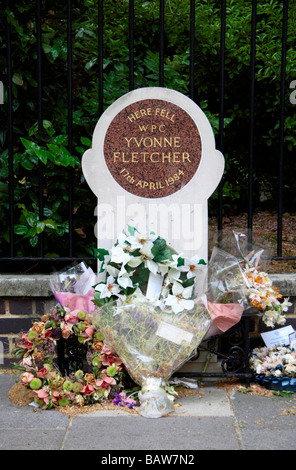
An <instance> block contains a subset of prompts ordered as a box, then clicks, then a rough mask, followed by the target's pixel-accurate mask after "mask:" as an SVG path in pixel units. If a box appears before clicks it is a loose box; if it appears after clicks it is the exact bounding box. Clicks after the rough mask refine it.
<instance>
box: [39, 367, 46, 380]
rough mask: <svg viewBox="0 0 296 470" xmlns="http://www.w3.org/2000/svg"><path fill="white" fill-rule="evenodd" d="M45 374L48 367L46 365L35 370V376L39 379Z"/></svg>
mask: <svg viewBox="0 0 296 470" xmlns="http://www.w3.org/2000/svg"><path fill="white" fill-rule="evenodd" d="M47 375H48V369H47V368H46V367H42V369H40V370H38V372H37V377H39V379H43V378H46V377H47Z"/></svg>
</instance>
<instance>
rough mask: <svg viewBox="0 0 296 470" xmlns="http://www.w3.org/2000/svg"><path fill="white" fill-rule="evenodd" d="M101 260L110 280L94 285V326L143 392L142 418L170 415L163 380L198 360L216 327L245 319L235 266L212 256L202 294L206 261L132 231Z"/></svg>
mask: <svg viewBox="0 0 296 470" xmlns="http://www.w3.org/2000/svg"><path fill="white" fill-rule="evenodd" d="M98 255H99V259H100V260H101V261H102V268H101V272H102V273H104V272H105V277H106V279H105V280H103V281H101V282H100V283H98V284H97V285H96V286H95V293H94V302H95V304H96V305H97V307H98V308H97V309H96V311H95V313H94V318H95V320H94V321H95V324H96V325H97V327H98V329H99V330H100V331H101V332H102V334H103V335H104V341H105V343H106V344H108V345H109V346H110V347H111V348H112V349H113V350H114V351H115V352H116V354H117V355H118V356H119V357H120V358H121V360H122V362H123V364H124V366H125V368H126V370H127V371H128V373H129V374H130V376H131V377H132V378H133V380H134V381H135V382H136V383H137V384H138V385H140V386H141V392H140V393H139V398H140V403H141V406H140V413H141V414H142V415H143V416H145V417H159V416H163V415H164V414H166V413H168V412H169V411H172V410H173V406H172V402H171V400H170V399H169V398H168V395H167V394H166V393H165V390H164V388H165V383H166V381H167V380H168V379H169V378H170V376H171V375H172V374H173V372H174V371H175V370H177V369H178V368H179V367H181V366H182V365H183V364H184V363H185V362H186V361H188V360H189V359H190V357H191V356H192V355H193V354H194V351H195V350H196V348H197V347H198V346H199V344H200V343H201V341H202V340H203V338H204V337H205V335H206V333H207V332H208V330H209V328H210V326H211V324H212V323H213V322H215V323H216V324H218V325H219V326H220V332H221V331H223V330H224V331H225V330H226V329H228V328H230V327H231V326H232V325H233V324H235V323H237V322H238V321H239V320H240V316H241V314H242V311H243V306H242V305H241V304H240V303H239V302H241V301H242V299H243V292H242V285H243V279H242V275H241V271H240V268H239V265H238V262H237V260H236V259H235V258H233V257H230V256H229V255H227V257H226V256H224V257H223V255H222V253H220V252H218V251H217V252H215V256H213V257H212V259H211V266H212V269H211V271H210V282H209V289H208V290H207V291H206V293H204V294H203V295H202V296H201V295H200V294H198V292H197V289H196V281H197V273H198V272H200V269H201V268H202V265H204V264H205V262H204V261H203V260H200V259H199V258H198V257H197V256H195V257H193V258H192V259H189V260H188V259H186V258H183V257H182V255H178V254H176V253H175V252H174V251H173V250H172V249H171V248H169V247H168V246H167V244H166V242H165V240H163V239H161V238H160V237H157V236H155V235H154V234H149V235H148V236H147V235H143V234H139V233H138V232H137V230H136V229H133V228H131V227H129V229H128V233H125V232H123V233H122V234H121V235H120V236H119V238H118V241H117V242H116V244H115V245H114V247H113V248H112V249H111V254H109V253H108V252H107V251H106V250H98ZM231 302H232V304H231Z"/></svg>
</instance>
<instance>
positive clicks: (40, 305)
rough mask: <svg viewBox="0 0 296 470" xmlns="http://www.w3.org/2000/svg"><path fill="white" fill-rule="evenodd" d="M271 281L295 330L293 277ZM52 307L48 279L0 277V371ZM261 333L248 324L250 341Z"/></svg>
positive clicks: (257, 323)
mask: <svg viewBox="0 0 296 470" xmlns="http://www.w3.org/2000/svg"><path fill="white" fill-rule="evenodd" d="M270 277H271V278H272V281H273V282H274V284H275V285H276V286H277V287H278V288H279V291H280V292H281V293H282V294H283V295H284V296H290V300H292V301H293V305H292V307H291V308H290V309H289V312H288V315H287V316H288V318H287V323H286V324H287V325H289V324H291V325H292V326H293V328H294V329H295V330H296V307H295V302H296V274H280V275H272V276H270ZM55 304H56V301H55V299H54V297H53V295H52V292H51V289H50V284H49V276H48V275H0V368H1V367H9V366H11V365H12V364H13V363H14V359H13V357H12V354H11V352H12V348H13V343H14V340H15V339H16V338H17V337H18V335H19V333H20V332H22V331H24V332H26V331H28V330H29V328H30V327H31V326H32V323H33V321H35V320H38V319H40V317H41V316H42V315H43V313H46V312H47V311H48V310H49V309H50V308H52V307H53V306H54V305H55ZM264 330H266V328H264V325H262V322H260V321H259V319H258V318H257V317H256V318H255V319H254V321H252V322H251V331H250V337H252V338H254V337H257V336H260V332H262V331H264Z"/></svg>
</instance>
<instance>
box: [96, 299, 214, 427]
mask: <svg viewBox="0 0 296 470" xmlns="http://www.w3.org/2000/svg"><path fill="white" fill-rule="evenodd" d="M94 317H95V323H96V324H97V326H98V327H99V329H100V331H101V332H102V333H103V335H104V341H105V343H106V344H108V346H110V347H111V348H112V349H113V350H114V351H115V352H116V354H117V355H118V356H119V357H120V358H121V360H122V362H123V364H124V366H125V368H126V370H127V371H128V373H129V375H130V376H131V377H132V379H133V380H134V381H135V382H136V383H137V384H138V385H140V386H141V391H140V393H139V399H140V408H139V412H140V414H141V415H142V416H145V417H149V418H157V417H160V416H163V415H164V414H167V413H169V412H170V411H173V404H172V401H171V400H170V398H169V397H168V395H167V393H166V392H165V390H164V386H165V383H166V382H167V381H168V379H169V378H170V377H171V375H172V374H173V373H174V371H176V370H177V369H179V368H180V367H181V366H182V365H183V364H184V363H185V362H187V361H188V360H189V359H190V357H192V355H193V354H194V351H195V349H196V348H197V347H198V345H199V344H200V343H201V341H202V339H203V337H204V336H205V334H206V333H207V331H208V329H209V327H210V324H211V318H210V315H209V313H208V310H207V308H206V307H205V306H204V305H203V304H202V303H200V302H196V303H195V307H194V308H193V309H192V310H190V311H188V310H183V311H182V312H180V313H178V314H168V313H165V312H164V311H163V310H161V309H160V308H159V307H158V306H157V305H155V303H154V302H149V301H139V302H134V303H130V304H129V303H127V304H124V305H121V306H120V307H119V306H118V305H117V303H116V302H110V303H107V304H106V305H104V306H103V307H99V308H97V309H96V311H95V313H94Z"/></svg>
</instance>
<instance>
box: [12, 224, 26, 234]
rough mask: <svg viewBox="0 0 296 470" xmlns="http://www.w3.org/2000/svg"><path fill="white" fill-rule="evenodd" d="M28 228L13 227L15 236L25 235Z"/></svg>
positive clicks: (24, 226)
mask: <svg viewBox="0 0 296 470" xmlns="http://www.w3.org/2000/svg"><path fill="white" fill-rule="evenodd" d="M27 230H28V227H27V226H26V225H15V227H14V233H15V234H16V235H25V233H27Z"/></svg>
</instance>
